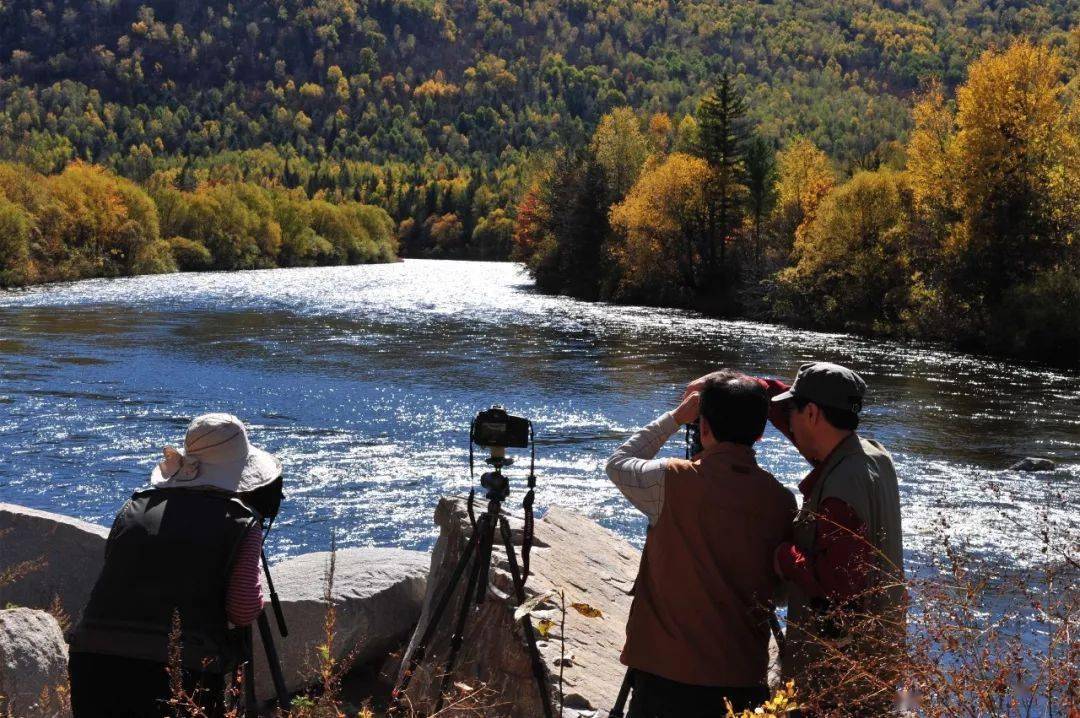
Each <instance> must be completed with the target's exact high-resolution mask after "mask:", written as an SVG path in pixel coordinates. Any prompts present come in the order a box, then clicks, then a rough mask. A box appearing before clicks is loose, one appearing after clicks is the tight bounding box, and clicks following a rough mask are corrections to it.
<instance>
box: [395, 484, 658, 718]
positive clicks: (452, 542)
mask: <svg viewBox="0 0 1080 718" xmlns="http://www.w3.org/2000/svg"><path fill="white" fill-rule="evenodd" d="M484 507H485V505H484V504H478V506H477V509H476V510H477V514H478V515H479V512H480V511H483V510H484ZM435 522H436V523H437V524H438V525H439V527H440V529H441V533H440V536H439V540H438V542H437V544H436V546H435V550H434V553H433V555H432V559H431V577H430V579H429V584H428V585H429V593H428V596H427V599H426V601H425V607H424V615H423V617H422V618H421V621H420V625H419V626H418V627H417V631H416V634H415V635H414V637H413V644H412V645H410V647H409V652H408V654H411V653H412V651H413V650H414V649H415V643H416V642H417V641H418V639H419V635H420V633H421V632H422V631H423V629H424V628H425V626H426V625H427V622H428V620H429V616H430V614H431V612H432V611H433V610H434V602H435V600H436V599H437V597H438V595H439V594H440V593H441V592H442V590H443V589H444V587H445V586H446V585H447V583H448V582H449V576H450V573H451V571H452V570H453V567H454V565H455V564H456V563H457V560H458V558H459V557H460V555H461V552H462V551H463V549H464V546H465V542H466V540H467V538H468V535H469V532H470V525H469V521H468V518H467V514H466V511H465V502H464V501H463V500H462V499H450V498H444V499H442V501H440V502H439V506H438V508H437V509H436V512H435ZM520 526H521V522H520V521H519V520H517V521H515V520H513V519H511V528H512V529H513V533H514V535H515V540H516V542H517V543H518V544H519V545H518V547H517V549H518V551H519V561H520V538H521V532H520ZM535 537H536V538H535V542H534V546H533V550H532V565H531V575H530V577H529V579H528V582H527V584H526V593H527V596H528V597H530V598H531V597H535V596H539V595H541V594H544V593H547V592H548V591H551V590H552V589H555V588H562V589H563V590H564V591H565V595H566V606H567V613H566V629H565V634H561V633H560V623H561V621H562V615H561V611H560V610H559V608H558V607H557V603H558V601H557V600H550V601H546V602H543V603H541V604H540V605H539V606H538V607H537V609H536V611H535V612H534V616H535V618H536V621H538V620H539V619H541V618H549V619H550V620H552V621H554V626H553V627H552V628H551V629H550V631H549V632H548V635H547V637H546V638H539V637H538V638H539V642H538V646H539V649H540V654H541V658H542V661H543V675H544V686H545V689H546V690H547V691H548V693H549V695H550V696H551V697H552V705H553V708H554V710H555V714H556V715H557V714H558V710H559V701H558V696H559V687H558V677H559V670H560V665H559V663H560V661H561V662H562V666H561V668H562V672H563V689H564V695H565V707H566V711H565V715H567V716H570V715H581V716H596V715H606V712H607V710H608V709H609V708H610V707H611V705H612V704H613V703H614V701H615V697H616V695H617V694H618V691H619V687H620V685H621V684H622V679H623V675H624V673H625V669H624V667H623V666H622V665H621V664H620V663H619V654H620V652H621V650H622V646H623V641H624V639H625V636H626V632H625V626H626V619H627V616H628V615H629V610H630V601H631V597H630V595H629V591H630V589H631V588H632V587H633V584H634V578H635V576H636V575H637V570H638V564H639V563H640V558H641V554H640V552H639V551H638V550H637V549H635V548H634V547H633V546H632V545H631V544H630V543H629V542H627V541H626V540H624V539H622V538H619V537H618V536H616V535H615V534H613V533H611V532H610V531H608V530H607V529H605V528H603V527H601V526H600V525H598V524H596V523H595V522H593V521H590V520H589V519H587V518H585V517H584V516H581V515H579V514H576V513H574V512H572V511H568V510H566V509H562V508H560V507H557V506H553V507H551V508H550V509H549V510H548V512H547V514H546V515H545V516H544V517H543V519H541V520H538V521H537V522H536V526H535ZM492 555H493V561H492V569H491V584H492V587H491V588H489V589H488V593H487V600H486V601H485V603H484V604H483V605H481V606H480V607H479V608H477V609H473V610H471V611H470V613H469V618H468V620H467V622H466V627H465V641H464V645H463V647H462V649H461V653H460V655H459V657H458V660H457V663H456V666H455V670H454V674H453V682H454V683H457V684H458V686H457V687H458V688H460V686H469V687H471V688H473V689H476V690H479V691H482V692H481V693H478V694H477V695H476V697H475V699H474V700H475V702H476V703H477V704H478V705H479V706H481V707H482V714H483V715H485V716H509V717H513V718H534V717H536V716H542V715H543V712H542V707H541V698H540V695H541V694H540V691H539V689H538V688H537V684H536V682H535V679H534V677H533V673H532V665H531V662H530V660H529V657H528V653H527V650H526V646H525V641H524V634H523V632H522V630H521V628H520V624H518V623H517V622H515V621H514V608H515V605H516V601H514V600H512V599H511V595H512V592H513V591H512V582H511V580H510V577H509V574H508V567H509V564H508V562H507V559H506V551H505V549H504V548H503V546H502V544H501V540H500V539H499V537H498V535H496V545H495V550H494V551H493V554H492ZM463 589H464V586H463V585H461V586H459V589H458V591H457V592H456V593H455V598H454V600H452V601H451V603H450V608H449V610H448V611H447V614H446V615H445V616H444V618H443V620H442V621H441V622H440V625H439V628H438V629H437V631H436V633H435V637H434V639H433V640H432V642H431V644H430V646H429V648H428V652H427V656H426V658H425V660H424V662H423V663H422V664H421V665H420V666H419V667H418V669H417V671H416V673H415V675H414V677H413V679H412V682H411V685H410V686H409V690H408V692H407V694H406V703H407V704H409V705H411V706H413V707H414V708H416V709H419V710H421V711H430V709H431V707H432V706H433V704H434V701H435V700H436V699H437V697H438V693H439V685H440V680H439V679H440V675H441V672H442V666H443V663H444V661H445V658H446V655H447V651H448V646H449V638H450V633H451V627H452V625H453V623H454V622H455V620H456V617H457V615H458V612H459V609H460V606H461V598H462V595H463V593H464V590H463ZM573 603H585V604H588V605H589V606H591V607H593V608H595V609H598V610H599V611H600V613H601V614H602V615H601V616H600V617H597V618H589V617H586V616H584V615H582V614H581V613H579V612H577V611H575V610H574V609H573V608H571V604H573ZM536 621H534V623H536ZM562 635H565V639H566V644H565V658H562V653H563V645H562V641H561V640H560V638H561V636H562ZM408 654H407V655H408Z"/></svg>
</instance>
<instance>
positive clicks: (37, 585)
mask: <svg viewBox="0 0 1080 718" xmlns="http://www.w3.org/2000/svg"><path fill="white" fill-rule="evenodd" d="M108 537H109V529H107V528H105V527H104V526H98V525H96V524H91V523H88V522H86V521H80V520H79V519H73V518H71V517H68V516H61V515H60V514H53V513H49V512H47V511H38V510H37V509H28V508H25V507H23V506H16V505H14V504H3V503H0V544H2V545H3V548H4V550H3V551H0V606H7V605H8V604H15V605H17V606H27V607H29V608H49V607H50V606H51V605H52V603H53V601H54V600H58V601H59V604H60V607H61V608H62V609H63V610H64V612H65V613H67V614H68V615H69V616H70V617H71V620H72V622H74V621H77V620H78V619H79V617H80V616H81V615H82V611H83V608H84V607H85V606H86V602H87V600H89V598H90V590H91V589H92V588H93V587H94V582H95V581H97V577H98V574H99V573H100V572H101V566H102V564H103V563H104V561H105V540H106V539H107V538H108ZM12 574H14V575H12ZM5 575H7V577H8V580H5V579H4V578H3V577H4V576H5Z"/></svg>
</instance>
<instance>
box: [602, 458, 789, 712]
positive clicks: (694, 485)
mask: <svg viewBox="0 0 1080 718" xmlns="http://www.w3.org/2000/svg"><path fill="white" fill-rule="evenodd" d="M794 516H795V497H794V496H793V495H792V493H791V492H790V491H789V490H787V489H786V488H784V486H783V485H782V484H780V483H779V482H778V481H777V480H776V479H775V478H773V476H772V474H770V473H768V472H767V471H764V470H763V469H761V468H760V467H758V465H757V462H756V461H755V460H754V452H753V451H752V450H751V449H750V448H749V447H746V446H740V445H737V444H729V443H724V444H720V445H718V446H716V447H713V448H711V449H706V450H705V451H704V452H702V453H701V454H698V456H696V457H695V459H694V461H681V460H677V459H671V460H669V461H668V464H667V471H666V473H665V478H664V507H663V510H662V511H661V512H660V518H659V520H657V522H656V525H655V526H653V527H652V528H651V529H649V536H648V539H647V540H646V542H645V550H644V552H643V559H642V566H641V572H640V574H639V575H638V581H637V583H636V585H635V590H636V592H635V595H634V602H633V604H632V605H631V607H630V618H629V620H628V621H627V624H626V646H625V648H624V649H623V653H622V662H623V663H624V664H626V665H627V666H630V667H631V668H636V669H638V670H642V671H647V672H649V673H654V674H656V675H659V676H662V677H664V678H667V679H669V680H673V681H678V682H680V683H689V684H692V685H699V686H726V687H750V686H761V685H765V682H766V674H767V673H768V645H769V623H768V617H769V613H768V610H767V605H768V603H769V601H770V600H772V598H773V593H774V591H775V590H776V588H777V586H778V584H779V580H778V579H777V578H776V576H775V574H774V573H773V567H772V558H773V552H774V551H775V549H776V547H777V546H778V545H779V544H780V543H781V542H783V541H785V540H787V539H788V538H789V534H790V532H791V521H792V519H793V518H794ZM721 710H722V709H721Z"/></svg>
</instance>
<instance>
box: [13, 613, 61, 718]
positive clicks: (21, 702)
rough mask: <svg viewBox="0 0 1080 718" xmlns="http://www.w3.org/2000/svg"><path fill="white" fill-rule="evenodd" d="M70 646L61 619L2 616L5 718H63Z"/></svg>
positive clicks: (42, 615) (31, 614)
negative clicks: (11, 717) (66, 641)
mask: <svg viewBox="0 0 1080 718" xmlns="http://www.w3.org/2000/svg"><path fill="white" fill-rule="evenodd" d="M67 683H68V678H67V644H65V643H64V636H63V633H62V632H61V631H60V625H59V624H58V623H57V622H56V619H55V618H53V617H52V616H51V615H49V614H48V613H46V612H45V611H36V610H33V609H30V608H11V609H7V610H3V611H0V715H4V716H7V715H11V716H16V717H17V718H64V717H65V716H70V715H71V710H70V708H69V706H68V704H67V701H66V699H65V696H66V693H67Z"/></svg>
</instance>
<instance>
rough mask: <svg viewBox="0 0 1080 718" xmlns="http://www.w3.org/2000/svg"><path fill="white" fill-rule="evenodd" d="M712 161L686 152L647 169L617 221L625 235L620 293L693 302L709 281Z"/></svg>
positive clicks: (617, 209)
mask: <svg viewBox="0 0 1080 718" xmlns="http://www.w3.org/2000/svg"><path fill="white" fill-rule="evenodd" d="M710 172H711V170H710V168H709V165H708V163H706V162H705V160H703V159H701V158H700V157H694V156H691V155H687V154H683V153H675V154H672V155H669V156H668V157H667V158H666V159H665V160H664V161H663V162H661V163H659V164H658V165H656V166H655V167H653V168H651V169H649V170H647V171H646V172H644V173H643V174H642V175H641V177H640V178H639V179H638V181H637V183H636V184H635V185H634V187H633V188H632V189H631V190H630V192H629V193H628V194H627V196H626V199H624V200H623V201H622V202H621V203H620V204H617V205H615V206H614V207H612V209H611V224H612V227H613V228H614V229H615V231H616V232H618V233H619V234H620V236H621V237H622V238H623V242H622V244H621V245H620V246H619V250H618V252H617V261H618V263H619V267H620V270H621V281H620V286H619V291H620V293H621V294H623V295H627V296H631V297H640V296H642V294H643V293H644V292H648V293H649V294H648V296H649V299H650V300H651V301H659V300H667V301H677V302H684V303H685V302H687V301H689V300H691V299H692V298H693V297H694V296H695V293H696V292H697V291H698V290H700V289H701V287H702V283H703V282H704V281H705V280H706V279H707V277H708V272H707V270H706V263H707V261H708V259H707V252H708V247H707V245H708V231H709V226H708V198H707V197H706V192H705V186H706V182H707V181H708V179H709V176H710Z"/></svg>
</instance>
